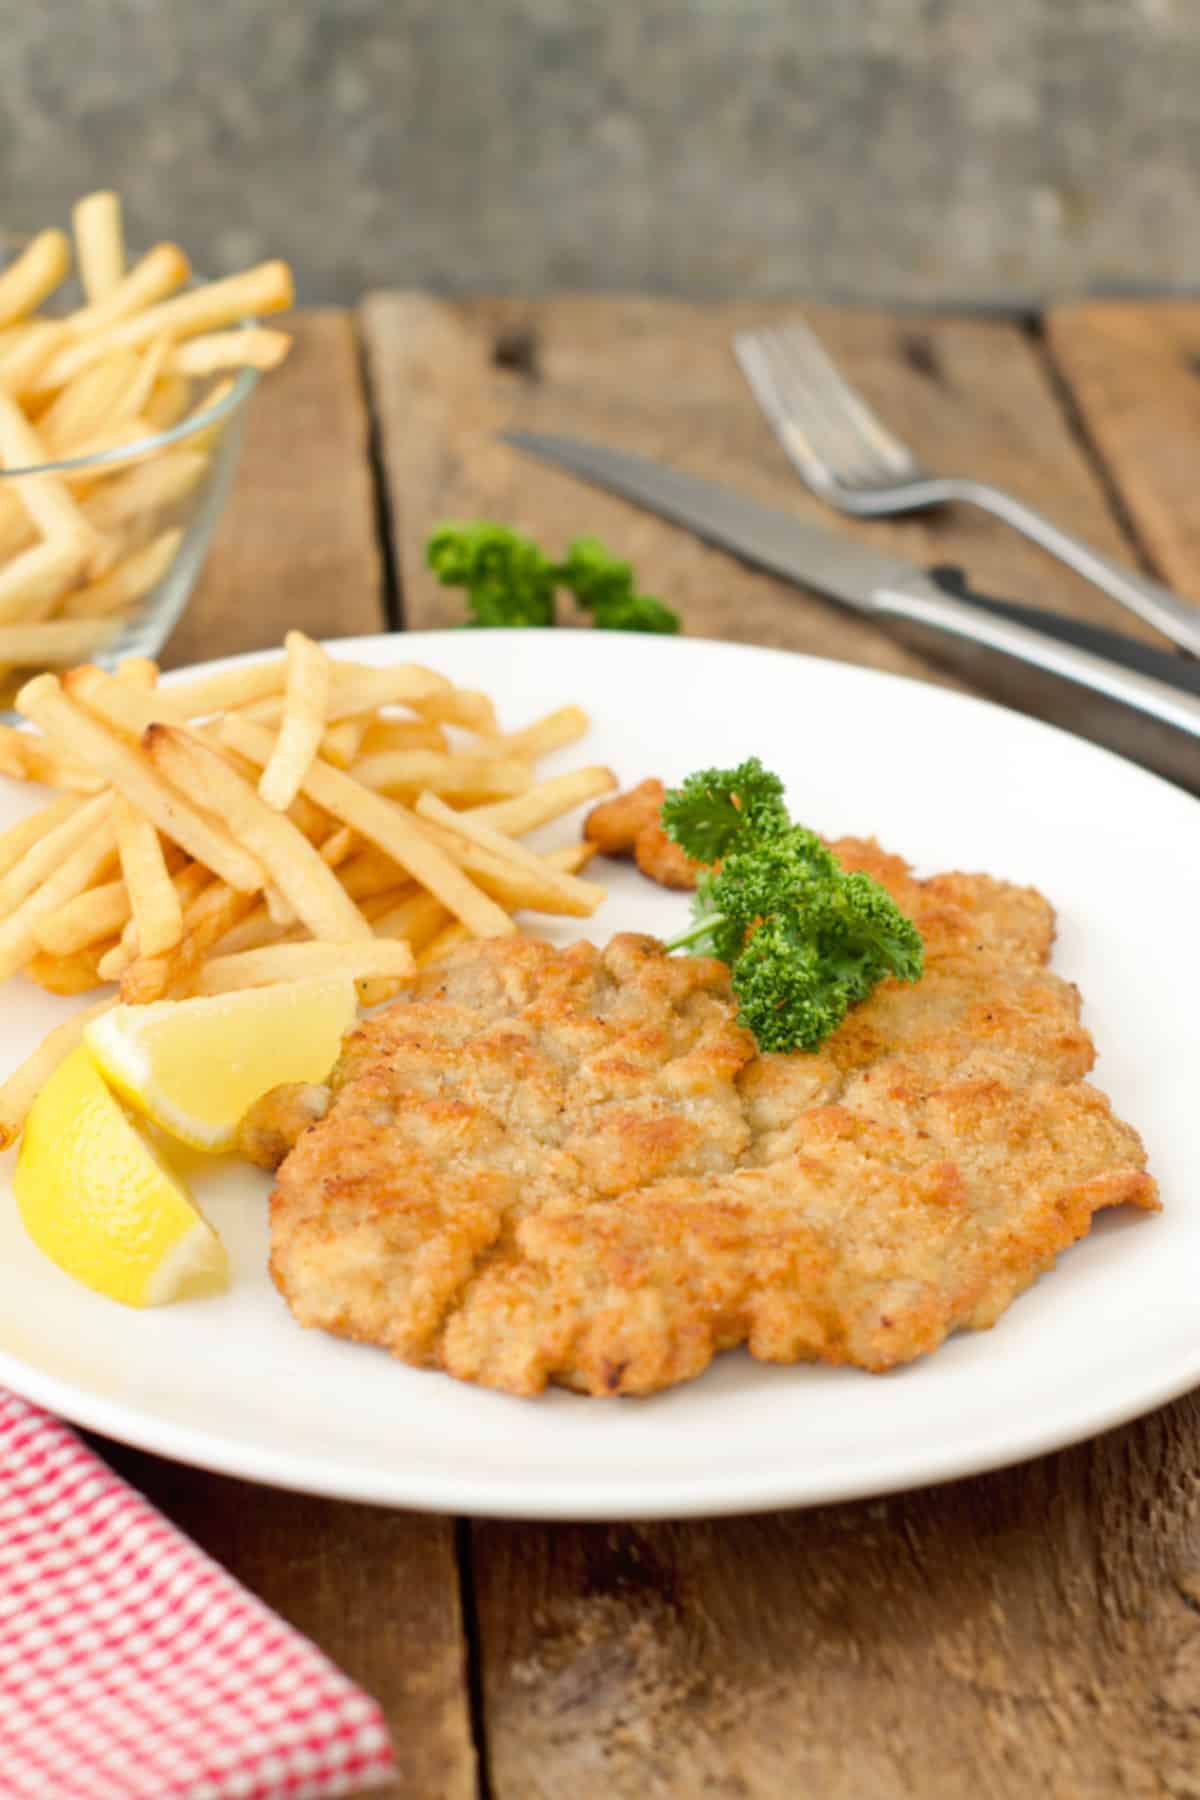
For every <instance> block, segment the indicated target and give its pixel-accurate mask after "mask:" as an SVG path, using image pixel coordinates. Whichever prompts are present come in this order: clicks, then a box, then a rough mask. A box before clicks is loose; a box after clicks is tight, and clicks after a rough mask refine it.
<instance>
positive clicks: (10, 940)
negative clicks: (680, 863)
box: [0, 817, 117, 980]
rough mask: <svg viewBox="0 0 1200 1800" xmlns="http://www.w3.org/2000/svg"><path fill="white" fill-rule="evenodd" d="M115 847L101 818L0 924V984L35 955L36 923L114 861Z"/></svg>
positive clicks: (108, 826)
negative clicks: (51, 872)
mask: <svg viewBox="0 0 1200 1800" xmlns="http://www.w3.org/2000/svg"><path fill="white" fill-rule="evenodd" d="M116 853H117V845H116V837H115V835H114V832H113V826H112V820H111V818H107V817H106V818H105V819H104V820H103V821H102V822H101V823H100V824H98V825H97V826H96V827H95V828H94V829H93V830H92V831H89V833H88V835H87V837H86V838H84V840H83V842H82V843H80V844H77V845H76V846H75V848H74V849H73V850H72V851H71V853H70V854H69V855H68V856H66V857H64V858H63V860H62V861H61V862H60V863H59V864H58V866H57V867H56V869H55V870H54V873H53V874H52V875H50V876H49V877H48V878H47V879H46V880H45V881H44V882H43V883H42V885H41V886H40V887H37V888H35V889H34V890H33V892H32V893H31V894H29V895H28V896H27V897H26V898H25V899H24V900H23V901H22V902H21V904H20V905H19V906H18V907H17V909H16V911H15V912H11V913H9V915H8V917H7V918H6V919H5V920H4V921H3V923H2V924H0V980H4V979H5V978H6V977H7V976H9V975H15V974H16V973H17V970H18V969H20V968H22V967H23V966H24V965H25V964H26V963H27V962H28V961H29V960H30V958H31V957H32V956H33V955H34V954H35V953H36V950H37V938H36V936H35V927H36V925H37V924H38V922H39V920H41V919H44V918H46V917H47V916H48V915H49V914H50V913H53V912H57V911H58V909H59V907H60V906H63V905H65V903H66V902H67V901H68V900H71V899H73V898H74V897H75V895H76V894H80V893H82V892H83V890H84V889H85V888H86V887H88V886H89V884H90V883H91V882H92V881H94V880H95V879H96V878H97V876H99V875H101V874H102V873H103V872H104V871H106V870H107V869H108V868H109V867H110V866H111V864H112V863H113V862H114V861H115V859H116Z"/></svg>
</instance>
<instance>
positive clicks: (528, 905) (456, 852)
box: [418, 814, 603, 918]
mask: <svg viewBox="0 0 1200 1800" xmlns="http://www.w3.org/2000/svg"><path fill="white" fill-rule="evenodd" d="M418 817H420V815H419V814H418ZM422 828H423V829H424V831H425V833H426V835H427V837H428V838H429V841H430V843H433V844H436V845H437V847H438V849H439V850H442V851H444V852H445V854H446V855H447V856H448V857H449V858H450V860H451V862H453V863H457V864H458V867H459V868H460V869H462V870H464V871H465V872H466V874H468V875H469V876H470V877H471V879H472V881H475V882H477V883H478V885H479V886H480V887H481V888H482V889H483V891H484V893H485V894H490V895H491V897H492V899H493V900H495V901H496V902H497V903H498V904H499V905H500V906H502V907H503V908H504V910H505V912H517V911H526V912H538V913H550V914H555V915H558V916H564V917H567V918H590V916H591V915H592V913H594V912H595V910H596V907H597V906H598V905H599V903H600V899H599V898H586V899H584V898H580V897H578V896H576V895H575V894H574V893H571V892H568V891H565V890H564V889H563V888H562V887H561V886H559V885H558V883H559V881H560V879H561V877H560V875H559V874H558V872H557V871H556V870H554V869H553V868H547V867H546V865H545V864H544V863H541V862H540V861H538V859H536V858H535V859H534V860H535V863H536V865H537V866H536V868H535V869H534V870H533V871H532V872H529V871H527V870H525V869H522V868H518V867H517V866H516V865H515V864H514V863H513V861H512V860H511V858H510V857H508V856H506V855H501V856H497V855H496V853H495V852H494V851H492V850H487V849H484V848H483V847H482V846H481V845H479V844H477V843H473V842H472V841H471V840H470V839H469V838H465V837H462V836H460V835H459V834H458V833H457V832H455V831H448V830H446V829H445V827H443V826H442V825H440V824H436V823H434V822H433V821H432V820H430V819H427V818H424V819H422ZM598 892H599V896H600V898H603V890H598Z"/></svg>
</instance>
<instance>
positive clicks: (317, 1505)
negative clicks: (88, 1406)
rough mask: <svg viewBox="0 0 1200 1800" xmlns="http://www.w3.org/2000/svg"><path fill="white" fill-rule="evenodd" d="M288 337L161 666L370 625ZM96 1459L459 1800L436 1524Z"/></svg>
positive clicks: (312, 389) (342, 411)
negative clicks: (241, 1588) (329, 1671)
mask: <svg viewBox="0 0 1200 1800" xmlns="http://www.w3.org/2000/svg"><path fill="white" fill-rule="evenodd" d="M294 325H295V329H296V336H297V343H296V348H295V351H294V352H293V355H292V357H291V358H290V359H289V361H288V362H287V364H286V365H285V367H284V368H283V369H282V370H281V371H280V372H279V373H278V374H277V375H274V376H272V377H271V378H270V379H269V380H267V381H265V382H264V383H263V385H262V387H261V388H260V390H259V393H258V395H257V396H256V399H255V403H254V407H253V410H252V414H251V418H250V421H249V429H248V433H247V441H246V445H245V449H244V452H243V459H242V464H241V467H240V469H239V472H238V480H237V484H236V487H235V490H234V493H233V495H232V496H231V498H230V501H229V503H228V507H227V511H226V515H225V518H224V520H223V521H222V526H221V531H220V535H219V538H218V541H217V542H216V544H215V545H214V547H213V552H212V557H211V560H210V562H209V565H208V568H207V570H206V572H205V576H204V579H203V582H202V584H201V586H200V588H199V589H198V590H197V593H196V595H195V596H194V599H193V601H192V605H191V607H190V608H189V610H188V613H187V614H186V616H185V618H184V620H183V622H182V624H181V626H180V628H179V631H178V632H177V634H176V636H175V638H174V640H173V641H172V644H171V646H170V653H169V655H168V656H167V658H166V659H165V660H166V661H168V662H171V663H176V664H178V663H183V662H187V661H191V660H192V659H194V658H198V657H209V656H223V655H227V654H229V653H231V652H233V651H237V650H248V649H254V648H258V647H259V646H262V645H271V644H277V643H279V641H280V640H281V638H282V636H283V633H284V631H285V630H286V629H287V627H288V626H290V625H299V626H301V627H302V628H303V629H305V630H307V631H310V632H312V633H313V634H314V635H316V636H329V637H337V636H339V635H343V634H345V633H349V632H356V631H376V630H379V629H380V628H381V626H382V625H383V623H384V620H383V606H382V578H381V558H380V555H379V546H378V542H377V539H376V533H375V513H374V498H373V484H372V477H371V470H370V463H369V459H368V450H367V419H366V406H365V399H364V394H363V389H362V383H361V379H360V374H359V365H358V356H357V349H356V344H355V339H354V331H353V325H352V322H351V320H350V318H349V315H348V314H346V313H344V312H336V311H327V312H318V313H304V314H301V315H299V317H298V318H297V319H296V320H295V321H294ZM264 1278H265V1277H264ZM99 1448H100V1449H101V1451H102V1453H103V1454H104V1455H105V1456H107V1457H108V1458H109V1460H110V1461H111V1462H112V1463H113V1464H114V1466H115V1467H117V1468H118V1469H119V1470H120V1471H121V1472H122V1473H123V1474H124V1475H125V1476H126V1477H127V1478H128V1479H129V1480H130V1481H132V1482H133V1484H134V1485H135V1486H136V1487H138V1488H140V1489H141V1490H142V1492H144V1493H145V1494H146V1495H148V1497H149V1498H150V1499H151V1500H152V1501H153V1502H154V1504H155V1505H156V1506H159V1507H161V1508H162V1510H163V1511H164V1512H165V1513H167V1514H168V1516H169V1517H171V1518H173V1519H174V1520H175V1521H176V1522H177V1523H178V1524H179V1525H180V1526H181V1527H182V1528H183V1530H184V1531H186V1532H187V1533H188V1535H189V1536H190V1537H192V1538H194V1539H195V1541H196V1542H197V1543H198V1544H200V1545H201V1546H202V1547H203V1548H204V1549H205V1550H207V1551H208V1553H209V1555H211V1556H213V1557H214V1558H215V1559H216V1560H217V1561H218V1562H219V1563H221V1564H223V1565H224V1567H225V1568H227V1569H229V1570H230V1572H231V1573H232V1574H233V1575H235V1576H236V1577H237V1578H238V1580H240V1581H243V1582H245V1584H246V1585H247V1587H249V1588H250V1589H252V1590H253V1591H254V1592H255V1593H258V1594H260V1595H261V1596H262V1598H263V1599H264V1600H266V1601H267V1603H268V1604H269V1605H271V1606H273V1607H274V1608H275V1609H276V1610H277V1611H278V1612H279V1613H280V1614H281V1615H282V1617H284V1618H285V1619H288V1620H290V1621H291V1623H292V1624H294V1625H296V1626H298V1627H299V1629H300V1630H301V1631H304V1632H306V1633H307V1635H308V1636H309V1637H310V1638H311V1639H312V1640H313V1642H314V1643H315V1644H317V1645H318V1646H319V1648H320V1649H322V1650H323V1651H324V1652H325V1654H326V1655H327V1656H329V1657H330V1658H331V1659H332V1660H333V1661H334V1662H335V1663H337V1664H338V1665H339V1667H341V1668H343V1669H345V1671H346V1672H347V1674H349V1675H350V1676H352V1677H353V1678H354V1679H355V1680H357V1681H359V1682H361V1683H362V1685H363V1687H364V1688H365V1689H366V1690H367V1692H368V1693H371V1694H373V1695H374V1696H375V1697H376V1699H378V1700H379V1701H380V1703H381V1705H382V1706H383V1708H384V1711H385V1713H386V1714H387V1718H388V1722H389V1724H390V1726H391V1730H392V1734H393V1738H394V1741H395V1745H396V1750H397V1765H398V1775H397V1779H396V1781H395V1782H394V1783H393V1784H392V1786H391V1787H390V1789H385V1790H376V1792H380V1793H382V1794H383V1796H384V1800H401V1797H403V1800H431V1797H432V1796H436V1797H437V1800H443V1797H444V1800H469V1797H473V1796H474V1794H475V1792H476V1782H475V1769H474V1751H473V1748H472V1742H471V1728H470V1717H469V1705H468V1699H467V1678H466V1667H465V1654H466V1653H465V1646H464V1639H463V1630H462V1620H461V1618H460V1612H459V1600H458V1574H457V1566H456V1557H455V1544H454V1527H453V1524H452V1522H451V1521H449V1520H446V1519H439V1518H428V1517H423V1516H420V1515H411V1514H405V1513H392V1512H387V1511H385V1510H383V1509H382V1508H375V1507H359V1506H350V1505H341V1504H339V1503H337V1502H335V1501H328V1500H318V1499H312V1498H308V1497H306V1496H303V1495H297V1494H286V1493H280V1492H278V1491H277V1490H275V1489H272V1488H266V1487H252V1486H250V1485H249V1484H248V1483H245V1482H240V1481H232V1480H227V1479H224V1478H222V1477H220V1476H216V1475H209V1474H207V1473H205V1472H204V1471H202V1470H198V1469H185V1468H181V1467H180V1466H178V1465H177V1464H174V1463H169V1462H163V1461H160V1460H159V1459H158V1458H155V1457H151V1456H145V1455H142V1454H140V1453H138V1452H135V1451H131V1450H127V1449H124V1448H121V1447H120V1446H118V1445H115V1444H101V1445H100V1446H99Z"/></svg>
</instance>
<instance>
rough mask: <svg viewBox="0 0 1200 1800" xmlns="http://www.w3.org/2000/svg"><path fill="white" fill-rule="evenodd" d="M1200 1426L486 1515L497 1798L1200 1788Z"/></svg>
mask: <svg viewBox="0 0 1200 1800" xmlns="http://www.w3.org/2000/svg"><path fill="white" fill-rule="evenodd" d="M1198 1427H1200V1406H1198V1405H1197V1402H1196V1401H1195V1400H1194V1399H1192V1400H1188V1401H1186V1402H1182V1403H1180V1404H1179V1405H1177V1406H1175V1407H1173V1408H1171V1409H1169V1410H1167V1411H1164V1412H1161V1413H1158V1414H1156V1415H1154V1416H1153V1417H1152V1418H1151V1419H1148V1420H1147V1421H1145V1422H1144V1423H1142V1424H1140V1425H1138V1426H1135V1427H1130V1428H1127V1429H1125V1430H1122V1431H1118V1432H1114V1433H1112V1434H1110V1435H1108V1436H1106V1437H1103V1438H1101V1439H1099V1440H1097V1441H1096V1442H1095V1443H1094V1444H1092V1445H1089V1446H1086V1447H1083V1448H1081V1449H1078V1450H1074V1451H1070V1452H1067V1453H1064V1454H1062V1455H1059V1456H1054V1457H1046V1458H1043V1459H1041V1460H1040V1461H1038V1462H1034V1463H1031V1464H1028V1465H1027V1466H1025V1467H1023V1468H1021V1469H1017V1470H1014V1471H1012V1472H1010V1473H1005V1474H999V1475H995V1476H990V1477H986V1478H981V1479H976V1480H973V1481H965V1482H962V1483H959V1484H957V1485H951V1486H944V1487H940V1488H934V1489H931V1490H928V1491H926V1492H924V1493H918V1494H913V1495H904V1496H899V1497H897V1498H894V1499H890V1500H885V1501H878V1502H871V1503H864V1504H859V1505H853V1506H840V1507H830V1508H824V1509H818V1510H816V1511H813V1512H807V1513H790V1514H773V1515H770V1516H766V1517H762V1518H750V1519H742V1520H715V1521H712V1522H708V1523H698V1524H685V1525H674V1526H672V1525H648V1526H622V1527H600V1526H584V1527H574V1526H572V1527H565V1526H564V1527H552V1528H543V1529H542V1530H540V1531H534V1530H532V1529H531V1528H528V1527H520V1526H510V1525H498V1524H488V1525H479V1526H477V1527H476V1528H475V1558H474V1560H475V1566H476V1569H477V1571H478V1583H479V1586H478V1607H479V1620H480V1634H481V1641H482V1646H483V1655H484V1717H485V1721H486V1727H487V1739H488V1745H489V1755H490V1776H491V1784H492V1792H493V1793H494V1795H495V1796H496V1800H557V1796H559V1795H562V1794H570V1795H572V1796H573V1800H648V1797H651V1796H653V1797H655V1800H676V1797H678V1800H693V1797H694V1796H696V1797H698V1796H712V1797H713V1800H796V1796H799V1795H814V1796H815V1795H821V1796H831V1797H836V1800H895V1797H896V1796H898V1795H904V1796H915V1797H916V1800H926V1797H928V1800H981V1797H982V1800H1018V1797H1020V1796H1024V1795H1028V1794H1031V1793H1036V1794H1045V1795H1053V1796H1059V1797H1061V1800H1068V1797H1070V1800H1107V1797H1108V1796H1115V1795H1139V1796H1142V1795H1144V1796H1151V1795H1172V1796H1181V1797H1182V1796H1195V1794H1196V1793H1197V1792H1198V1791H1200V1789H1198V1786H1197V1781H1196V1771H1197V1769H1198V1768H1200V1481H1198V1479H1197V1469H1198V1458H1197V1451H1196V1445H1197V1429H1198Z"/></svg>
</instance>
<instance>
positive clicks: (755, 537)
mask: <svg viewBox="0 0 1200 1800" xmlns="http://www.w3.org/2000/svg"><path fill="white" fill-rule="evenodd" d="M502 435H503V438H504V441H505V442H506V443H508V444H512V445H513V446H514V447H515V448H516V449H518V450H523V451H525V452H526V453H527V454H528V455H530V456H535V457H537V458H539V459H540V460H541V461H543V462H547V463H552V464H553V465H554V466H555V467H557V468H560V469H565V470H567V471H568V472H569V473H570V474H573V475H577V476H579V478H580V479H581V480H583V481H588V482H591V483H592V484H593V485H594V486H596V487H601V488H605V489H607V490H608V491H609V492H610V493H614V494H619V495H620V496H621V497H622V498H623V499H625V500H631V501H633V503H634V504H635V505H637V506H642V507H645V508H646V509H647V511H649V512H653V513H657V514H658V515H659V516H660V517H662V518H665V519H670V520H672V521H673V522H674V523H675V524H677V525H683V526H686V527H687V529H688V530H690V531H693V532H694V533H695V534H696V535H697V536H698V537H700V538H703V539H704V540H705V542H706V543H710V544H714V545H716V546H717V547H718V548H720V549H722V550H728V551H731V552H732V553H733V554H734V555H735V556H738V557H741V558H742V560H743V561H745V562H748V563H752V564H754V565H755V566H756V567H757V568H761V569H767V570H769V571H770V572H771V573H772V574H773V575H781V576H783V577H784V579H785V580H788V581H792V582H795V583H797V584H799V585H800V586H802V587H806V588H810V589H812V590H814V591H815V592H817V593H820V594H824V595H826V596H828V597H829V598H831V599H834V600H837V601H840V602H841V603H842V604H843V605H845V606H848V607H850V608H851V609H852V610H854V611H855V612H858V613H862V614H865V615H866V616H867V617H868V618H871V619H873V620H875V621H876V622H877V623H879V624H881V625H886V626H887V627H888V628H889V630H891V631H892V632H893V633H894V634H895V635H897V636H899V637H900V638H902V639H903V640H904V641H905V642H907V643H909V644H911V645H912V646H913V647H914V648H916V649H917V650H919V651H920V652H921V653H922V654H923V655H925V656H928V657H930V658H931V659H932V660H934V661H936V662H938V663H941V664H943V665H945V666H947V667H949V668H952V669H954V670H955V671H956V672H958V673H960V674H962V675H964V676H966V678H967V679H968V680H970V681H971V682H973V683H975V684H976V685H978V686H979V687H981V688H983V689H985V690H986V691H987V692H988V693H989V694H991V695H993V696H994V697H996V698H998V699H1001V700H1004V701H1006V702H1007V703H1008V704H1010V705H1012V706H1013V707H1015V708H1016V709H1017V710H1018V711H1020V712H1029V713H1033V714H1035V715H1036V716H1037V717H1038V718H1042V719H1047V720H1049V721H1050V722H1051V723H1053V724H1056V725H1061V726H1064V727H1065V728H1066V729H1067V730H1069V731H1073V732H1075V733H1077V734H1078V735H1079V736H1081V737H1086V738H1090V739H1091V740H1092V741H1093V742H1095V743H1099V744H1104V745H1106V746H1107V747H1108V748H1109V749H1113V750H1117V751H1119V752H1120V753H1121V754H1122V755H1124V756H1128V757H1130V758H1131V759H1132V760H1133V761H1134V762H1139V763H1142V764H1144V765H1145V766H1146V767H1147V768H1151V769H1154V770H1155V771H1156V772H1157V773H1158V774H1160V775H1165V776H1167V777H1168V779H1170V780H1172V781H1176V782H1179V783H1180V784H1181V785H1182V786H1184V787H1187V788H1190V789H1192V791H1193V792H1200V663H1198V662H1192V661H1189V660H1187V659H1185V658H1184V657H1182V656H1180V655H1179V654H1177V653H1176V652H1174V651H1170V650H1160V649H1158V648H1156V647H1155V646H1154V645H1153V644H1143V643H1142V642H1140V641H1139V640H1138V639H1137V638H1132V637H1129V636H1127V635H1126V634H1125V633H1124V632H1120V631H1109V630H1107V629H1105V628H1104V627H1103V626H1099V625H1089V624H1086V623H1085V622H1084V621H1082V620H1079V619H1071V618H1067V617H1066V616H1065V615H1063V614H1061V613H1054V612H1047V611H1044V610H1043V609H1042V608H1040V607H1033V606H1022V605H1020V604H1019V603H1017V602H1016V601H1012V600H997V599H994V598H992V597H990V596H988V595H984V594H980V593H976V592H974V591H973V590H972V589H971V588H970V587H969V586H968V585H967V582H966V579H965V577H964V576H963V575H962V573H961V571H959V570H957V569H952V568H946V567H935V568H932V569H922V568H920V567H918V566H917V565H916V564H914V563H909V562H905V561H903V560H902V559H901V558H900V557H894V556H886V555H884V554H882V553H881V552H880V551H878V550H874V549H872V548H871V547H870V546H869V545H866V544H863V543H860V542H859V541H858V540H857V539H855V538H849V537H843V536H840V535H839V534H837V533H835V532H831V531H826V530H824V529H823V528H822V527H821V526H819V525H810V524H809V523H808V521H807V520H803V519H797V518H793V517H792V515H791V514H790V513H786V512H782V511H779V510H777V509H775V508H772V507H767V506H760V505H759V504H758V502H757V501H754V500H747V499H745V498H743V497H742V496H741V495H740V494H737V493H734V492H732V491H731V490H730V489H728V488H723V487H719V486H718V485H717V484H716V483H715V482H711V481H703V480H701V479H700V478H699V477H697V476H694V475H687V474H685V473H684V472H683V471H682V470H679V469H671V468H667V467H666V466H665V465H663V464H661V463H655V462H650V461H648V460H647V459H646V458H645V457H641V456H633V455H631V454H629V453H627V452H625V451H622V450H614V449H611V448H609V447H608V446H606V445H603V444H588V443H583V442H581V441H580V440H578V439H575V438H565V437H551V436H546V435H543V434H541V433H538V432H526V431H511V432H505V433H503V434H502Z"/></svg>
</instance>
